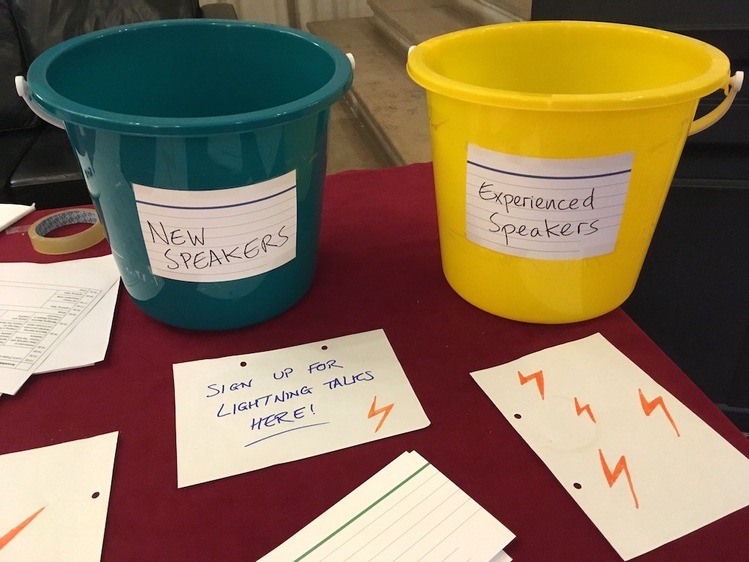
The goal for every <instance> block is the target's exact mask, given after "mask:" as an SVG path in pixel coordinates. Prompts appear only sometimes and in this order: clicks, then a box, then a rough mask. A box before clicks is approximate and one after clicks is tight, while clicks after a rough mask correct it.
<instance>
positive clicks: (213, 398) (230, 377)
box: [174, 330, 429, 488]
mask: <svg viewBox="0 0 749 562" xmlns="http://www.w3.org/2000/svg"><path fill="white" fill-rule="evenodd" d="M174 390H175V403H176V425H177V480H178V487H180V488H182V487H185V486H191V485H193V484H199V483H201V482H207V481H210V480H216V479H218V478H223V477H226V476H232V475H235V474H241V473H244V472H249V471H252V470H257V469H260V468H264V467H267V466H272V465H275V464H279V463H283V462H289V461H293V460H297V459H303V458H307V457H311V456H315V455H319V454H322V453H327V452H330V451H336V450H339V449H343V448H345V447H351V446H353V445H358V444H360V443H366V442H369V441H374V440H377V439H383V438H386V437H390V436H393V435H398V434H400V433H405V432H408V431H413V430H415V429H421V428H423V427H426V426H427V425H429V420H428V419H427V417H426V414H424V411H423V409H422V408H421V404H420V403H419V401H418V399H417V398H416V395H415V394H414V392H413V389H412V388H411V385H410V384H409V382H408V379H407V378H406V375H405V373H404V372H403V369H402V367H401V366H400V363H399V362H398V359H397V357H396V356H395V353H394V352H393V349H392V347H391V346H390V343H389V342H388V340H387V338H386V336H385V333H384V332H383V331H382V330H375V331H371V332H365V333H361V334H355V335H350V336H344V337H340V338H334V339H330V340H325V341H321V342H316V343H310V344H304V345H299V346H295V347H290V348H285V349H280V350H274V351H266V352H260V353H253V354H250V355H237V356H233V357H225V358H220V359H208V360H203V361H194V362H190V363H180V364H176V365H174Z"/></svg>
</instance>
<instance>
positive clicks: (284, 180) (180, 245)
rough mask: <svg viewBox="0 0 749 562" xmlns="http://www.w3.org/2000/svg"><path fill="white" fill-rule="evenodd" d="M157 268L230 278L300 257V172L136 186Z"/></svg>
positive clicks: (192, 277) (174, 275) (187, 276)
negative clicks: (197, 184) (212, 185)
mask: <svg viewBox="0 0 749 562" xmlns="http://www.w3.org/2000/svg"><path fill="white" fill-rule="evenodd" d="M133 191H134V192H135V200H136V208H137V210H138V217H139V220H140V226H141V230H142V232H143V240H144V242H145V245H146V252H147V253H148V260H149V262H150V264H151V269H152V271H153V273H154V274H156V275H160V276H161V277H165V278H168V279H176V280H179V281H200V282H216V281H232V280H235V279H245V278H247V277H253V276H255V275H260V274H261V273H266V272H268V271H271V270H273V269H275V268H277V267H280V266H282V265H283V264H285V263H287V262H289V261H291V260H292V259H294V258H295V257H296V233H297V201H296V172H295V171H291V172H289V173H287V174H285V175H283V176H279V177H277V178H273V179H270V180H267V181H264V182H261V183H256V184H253V185H247V186H243V187H235V188H230V189H216V190H210V191H184V190H176V189H159V188H154V187H147V186H143V185H137V184H135V185H133Z"/></svg>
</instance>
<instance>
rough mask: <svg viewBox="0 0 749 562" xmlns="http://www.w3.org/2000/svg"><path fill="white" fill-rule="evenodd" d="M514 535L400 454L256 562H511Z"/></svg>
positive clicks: (427, 467)
mask: <svg viewBox="0 0 749 562" xmlns="http://www.w3.org/2000/svg"><path fill="white" fill-rule="evenodd" d="M513 538H515V535H513V533H512V532H511V531H510V530H509V529H507V528H506V527H505V526H504V525H502V523H500V522H499V521H497V520H496V519H495V518H494V517H492V515H490V514H489V513H488V512H487V511H485V510H484V509H483V508H482V507H481V506H480V505H478V504H477V503H476V502H475V501H474V500H473V499H471V498H470V497H469V496H468V495H466V493H465V492H463V491H462V490H461V489H460V488H458V487H457V486H456V485H455V484H454V483H453V482H451V481H450V480H448V479H447V478H446V477H445V476H444V475H443V474H442V473H441V472H439V471H438V470H437V469H436V468H434V467H433V466H432V465H431V464H430V463H429V462H427V461H426V460H424V458H422V457H421V456H420V455H419V454H418V453H416V452H407V453H403V454H402V455H401V456H399V457H398V458H397V459H395V460H394V461H393V462H391V463H390V464H389V465H388V466H386V467H385V468H383V469H382V470H381V471H380V472H378V473H377V474H375V475H374V476H373V477H372V478H370V479H369V480H367V481H366V482H365V483H364V484H363V485H362V486H360V487H359V488H357V489H356V490H354V491H353V492H352V493H351V494H349V495H348V496H346V497H345V498H344V499H343V500H341V501H340V502H338V503H337V504H336V505H334V506H333V507H332V508H330V509H329V510H328V511H326V512H325V513H323V514H322V515H321V516H320V517H318V518H317V519H315V520H314V521H313V522H312V523H310V524H309V525H308V526H307V527H305V528H304V529H302V530H301V531H300V532H298V533H297V534H296V535H294V536H293V537H291V538H290V539H289V540H288V541H286V542H285V543H283V544H282V545H281V546H279V547H278V548H276V549H275V550H273V551H272V552H270V553H269V554H267V555H266V556H264V557H263V558H261V562H273V561H279V562H281V561H283V562H288V561H289V560H304V561H313V560H336V561H338V560H373V561H377V560H381V561H390V560H485V561H487V562H488V561H492V562H498V561H500V560H502V561H508V560H511V558H510V557H509V556H507V555H506V554H505V552H504V551H503V549H504V548H505V547H506V546H507V544H509V542H510V541H511V540H512V539H513Z"/></svg>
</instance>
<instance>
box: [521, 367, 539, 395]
mask: <svg viewBox="0 0 749 562" xmlns="http://www.w3.org/2000/svg"><path fill="white" fill-rule="evenodd" d="M518 378H519V379H520V384H521V385H523V384H525V383H527V382H529V381H532V380H535V381H536V386H537V387H538V393H539V394H540V395H541V400H543V399H544V372H543V371H536V372H535V373H532V374H530V375H527V376H526V375H524V374H523V373H521V372H520V371H518Z"/></svg>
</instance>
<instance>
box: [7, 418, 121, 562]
mask: <svg viewBox="0 0 749 562" xmlns="http://www.w3.org/2000/svg"><path fill="white" fill-rule="evenodd" d="M116 448H117V433H116V432H115V433H108V434H105V435H99V436H96V437H91V438H89V439H80V440H78V441H69V442H67V443H60V444H58V445H50V446H48V447H41V448H39V449H31V450H28V451H19V452H17V453H8V454H6V455H1V456H0V474H2V478H0V498H2V503H0V505H2V508H0V559H2V560H3V562H5V561H16V560H17V561H25V560H80V561H89V560H90V561H98V560H100V559H101V547H102V542H103V540H104V529H105V526H106V520H107V511H108V509H109V493H110V488H111V485H112V468H113V465H114V456H115V450H116Z"/></svg>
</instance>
